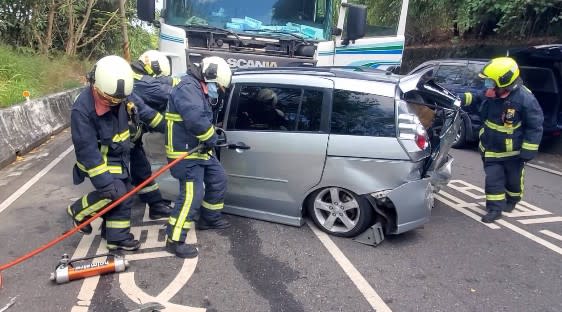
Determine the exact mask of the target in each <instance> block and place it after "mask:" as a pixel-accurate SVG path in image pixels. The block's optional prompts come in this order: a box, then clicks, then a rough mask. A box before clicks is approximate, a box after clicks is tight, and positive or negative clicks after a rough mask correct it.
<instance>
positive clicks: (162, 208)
mask: <svg viewBox="0 0 562 312" xmlns="http://www.w3.org/2000/svg"><path fill="white" fill-rule="evenodd" d="M148 206H149V207H148V217H149V218H150V220H158V219H164V218H169V217H170V215H171V214H172V207H170V205H168V204H167V203H166V202H164V201H159V202H157V203H154V204H151V205H150V204H149V205H148Z"/></svg>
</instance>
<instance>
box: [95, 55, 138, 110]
mask: <svg viewBox="0 0 562 312" xmlns="http://www.w3.org/2000/svg"><path fill="white" fill-rule="evenodd" d="M92 74H93V75H92V78H93V83H94V87H95V88H96V89H98V90H99V91H100V92H103V93H104V94H105V95H106V96H109V97H111V98H113V99H115V100H122V99H124V98H126V97H127V96H129V95H130V94H131V93H132V92H133V70H132V69H131V65H129V63H128V62H127V61H126V60H125V59H123V58H121V57H119V56H117V55H109V56H105V57H103V58H101V59H100V60H99V61H98V62H97V63H96V65H95V66H94V70H93V73H92ZM114 104H118V103H115V102H114Z"/></svg>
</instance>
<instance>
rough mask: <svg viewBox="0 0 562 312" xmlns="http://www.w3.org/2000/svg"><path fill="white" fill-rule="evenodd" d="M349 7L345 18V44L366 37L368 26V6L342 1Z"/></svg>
mask: <svg viewBox="0 0 562 312" xmlns="http://www.w3.org/2000/svg"><path fill="white" fill-rule="evenodd" d="M342 5H344V6H345V7H347V16H346V19H345V38H344V40H343V41H344V42H342V44H343V45H348V44H349V42H350V41H355V40H357V39H360V38H363V37H365V32H366V28H367V7H366V6H364V5H358V4H351V3H342Z"/></svg>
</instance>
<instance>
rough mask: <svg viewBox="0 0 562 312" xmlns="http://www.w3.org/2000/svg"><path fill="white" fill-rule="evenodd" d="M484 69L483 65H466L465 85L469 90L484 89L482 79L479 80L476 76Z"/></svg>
mask: <svg viewBox="0 0 562 312" xmlns="http://www.w3.org/2000/svg"><path fill="white" fill-rule="evenodd" d="M482 68H484V64H477V63H470V64H468V72H467V75H466V84H467V86H468V87H470V88H474V89H478V90H480V89H484V79H482V78H480V76H478V74H479V73H480V72H481V71H482Z"/></svg>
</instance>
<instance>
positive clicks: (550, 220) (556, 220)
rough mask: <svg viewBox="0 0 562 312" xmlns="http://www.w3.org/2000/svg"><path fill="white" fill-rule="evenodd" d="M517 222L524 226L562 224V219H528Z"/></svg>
mask: <svg viewBox="0 0 562 312" xmlns="http://www.w3.org/2000/svg"><path fill="white" fill-rule="evenodd" d="M517 221H519V222H521V223H523V224H537V223H549V222H562V217H548V218H537V219H526V220H517Z"/></svg>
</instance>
